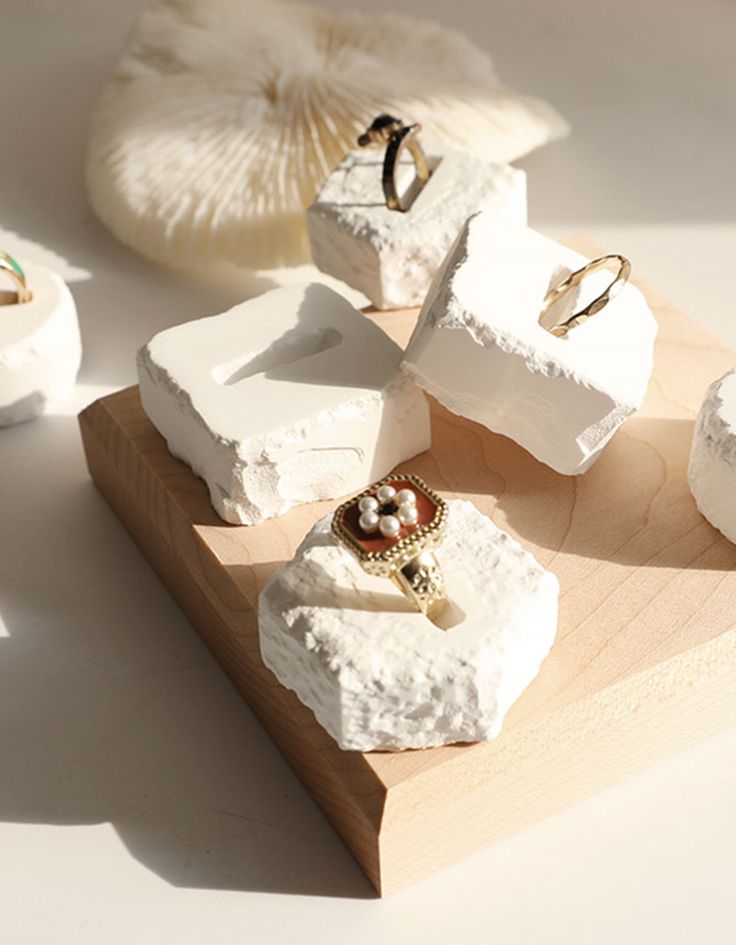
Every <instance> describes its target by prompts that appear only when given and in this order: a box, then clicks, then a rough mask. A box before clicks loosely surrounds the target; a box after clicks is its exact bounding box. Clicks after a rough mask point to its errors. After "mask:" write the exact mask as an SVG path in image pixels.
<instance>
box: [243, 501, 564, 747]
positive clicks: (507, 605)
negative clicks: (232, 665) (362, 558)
mask: <svg viewBox="0 0 736 945" xmlns="http://www.w3.org/2000/svg"><path fill="white" fill-rule="evenodd" d="M448 505H449V509H448V512H449V514H448V517H447V531H446V532H445V535H444V538H443V541H442V543H441V544H440V545H439V547H438V548H437V550H436V555H437V559H438V561H439V566H440V567H441V569H442V573H443V577H444V583H445V589H446V593H447V603H446V604H445V607H444V609H443V610H442V612H441V614H440V615H439V618H438V619H437V622H436V623H433V622H432V621H431V620H430V619H429V618H428V617H427V616H425V615H424V614H422V613H420V612H419V611H418V610H417V609H416V608H414V607H413V606H412V604H411V602H410V601H409V600H408V599H407V598H406V597H405V596H404V595H403V594H402V592H401V591H400V590H399V588H398V587H397V586H396V585H395V584H394V583H393V582H392V581H391V580H390V579H388V578H386V577H380V576H377V575H375V574H370V575H369V574H366V572H365V571H364V570H363V569H362V567H361V566H360V565H359V564H358V562H357V560H356V559H355V558H354V557H353V556H352V555H350V554H346V549H345V547H344V546H341V544H340V543H339V542H338V540H337V539H336V538H335V537H334V535H333V534H332V533H331V529H330V519H331V516H330V515H326V516H325V517H324V518H322V519H321V520H320V521H319V522H317V524H316V525H315V526H314V528H312V529H311V530H310V531H309V533H308V534H307V536H306V537H305V539H304V541H303V542H302V544H301V546H300V548H299V551H298V552H297V555H296V557H295V558H294V559H293V560H292V561H289V562H287V563H286V564H285V565H284V567H283V568H282V569H281V570H280V571H278V572H277V573H276V574H274V576H273V577H272V578H271V580H270V581H269V582H268V584H267V585H266V587H265V589H264V591H263V593H262V594H261V596H260V601H259V617H258V622H259V635H260V643H261V656H262V657H263V661H264V663H265V664H266V666H268V668H269V669H270V670H271V671H272V672H273V674H274V675H275V676H276V678H277V679H279V680H280V682H282V683H283V684H284V685H285V686H287V687H288V688H289V689H293V690H294V692H296V693H297V695H298V696H299V698H300V699H301V701H302V702H303V703H304V705H306V706H308V707H309V708H310V709H311V710H312V711H313V712H314V714H315V716H316V717H317V719H318V720H319V721H320V723H321V724H322V725H323V726H324V728H325V729H326V730H327V731H328V732H329V733H330V735H332V737H333V738H334V739H335V741H336V742H337V743H338V744H339V745H340V747H341V748H348V749H355V750H359V751H370V750H392V751H396V750H400V749H404V748H427V747H430V746H436V745H447V744H452V743H456V742H475V741H479V740H482V739H489V738H495V737H496V736H497V735H498V733H499V731H500V730H501V725H502V724H503V720H504V718H505V716H506V713H507V712H508V710H509V709H510V708H511V706H512V705H513V703H514V702H515V701H516V700H517V699H518V697H519V696H520V695H521V693H522V692H523V691H524V689H525V688H526V687H527V686H528V685H529V683H530V682H531V681H532V680H533V679H534V677H535V676H536V675H537V673H538V672H539V667H540V664H542V661H543V660H544V658H545V656H546V655H547V654H548V652H549V649H550V647H551V646H552V643H553V641H554V639H555V632H556V629H557V600H558V595H559V584H558V582H557V578H556V577H555V576H554V575H553V574H551V573H550V572H549V571H545V570H544V568H542V567H540V566H539V563H538V562H537V561H535V560H534V558H533V557H532V556H531V555H530V554H529V553H528V552H527V551H525V550H524V549H523V548H522V547H521V545H519V543H518V542H516V541H514V540H513V539H512V538H511V537H510V536H509V535H508V534H507V533H506V532H504V531H502V530H501V529H500V528H497V527H496V526H495V525H494V524H493V522H492V521H491V520H490V519H489V518H488V517H487V516H486V515H482V514H481V513H480V512H479V511H478V509H476V508H475V506H474V505H473V504H472V503H471V502H463V501H461V500H459V499H454V500H451V501H450V502H449V503H448Z"/></svg>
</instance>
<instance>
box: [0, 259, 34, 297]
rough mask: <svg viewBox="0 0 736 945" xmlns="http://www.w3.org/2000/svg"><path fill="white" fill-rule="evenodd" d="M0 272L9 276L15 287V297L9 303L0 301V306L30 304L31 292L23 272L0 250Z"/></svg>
mask: <svg viewBox="0 0 736 945" xmlns="http://www.w3.org/2000/svg"><path fill="white" fill-rule="evenodd" d="M0 270H2V271H3V272H5V273H7V274H8V275H9V276H10V278H11V279H12V280H13V284H14V286H15V292H14V296H15V297H14V298H11V300H10V302H9V303H8V302H5V301H4V299H2V300H0V305H6V304H11V305H12V304H17V305H24V304H25V303H26V302H30V301H31V300H32V298H33V292H31V290H30V289H29V288H28V283H27V282H26V274H25V272H24V271H23V269H22V268H21V267H20V264H19V263H18V262H16V260H15V259H13V257H12V256H11V255H9V254H8V253H6V252H4V251H3V250H0Z"/></svg>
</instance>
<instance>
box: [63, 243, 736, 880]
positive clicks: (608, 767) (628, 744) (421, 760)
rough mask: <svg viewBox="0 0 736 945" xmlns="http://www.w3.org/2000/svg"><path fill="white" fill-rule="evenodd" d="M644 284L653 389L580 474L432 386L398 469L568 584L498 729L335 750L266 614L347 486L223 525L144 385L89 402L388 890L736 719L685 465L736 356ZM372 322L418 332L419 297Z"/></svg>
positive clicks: (132, 488) (144, 510)
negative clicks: (493, 429)
mask: <svg viewBox="0 0 736 945" xmlns="http://www.w3.org/2000/svg"><path fill="white" fill-rule="evenodd" d="M573 245H574V246H575V247H576V248H578V249H580V250H581V251H582V252H586V251H587V252H588V254H589V255H594V254H595V250H594V248H592V247H590V245H589V244H587V243H586V242H585V241H581V240H576V241H573ZM639 284H640V285H641V283H639ZM642 288H644V290H645V292H646V293H647V296H648V298H649V302H650V304H651V305H652V308H653V309H654V312H655V315H656V317H657V320H658V321H659V324H660V335H659V339H658V341H657V348H656V353H655V371H654V377H653V379H652V382H651V385H650V388H649V394H648V397H647V401H646V404H645V407H644V409H643V410H642V411H641V413H640V414H638V415H637V416H636V417H633V418H632V419H630V420H629V421H628V422H627V423H626V424H625V425H624V427H623V428H622V429H621V430H620V431H619V432H618V434H617V435H616V436H615V437H614V439H613V440H612V441H611V443H610V444H609V445H608V446H607V447H606V449H605V451H604V453H603V456H602V458H601V459H600V460H599V461H598V463H597V464H596V465H595V466H593V468H592V469H591V470H590V471H589V472H587V473H586V474H585V475H584V476H582V477H576V478H569V477H564V476H560V475H558V474H556V473H554V472H553V471H552V470H550V469H548V468H547V467H545V466H543V465H541V464H540V463H538V462H536V461H535V460H534V459H532V457H531V456H529V455H528V454H527V453H525V452H524V451H523V450H522V449H521V448H520V447H518V446H516V444H514V443H513V442H512V441H510V440H508V439H506V438H504V437H501V436H497V435H495V434H492V433H490V432H488V431H487V430H485V429H484V428H482V427H481V426H479V425H478V424H475V423H473V422H471V421H467V420H463V419H461V418H459V417H456V416H454V415H452V414H450V413H448V412H447V411H446V410H445V409H444V408H442V407H440V406H439V405H438V404H436V403H434V402H433V403H432V437H433V446H432V449H431V450H430V451H429V452H427V453H423V454H422V455H420V456H418V457H416V458H415V459H414V460H412V461H410V462H407V463H405V464H402V467H401V468H402V469H403V470H406V471H409V472H414V473H417V474H419V475H420V476H422V477H424V478H425V479H426V480H427V482H428V483H429V484H430V486H432V487H433V488H434V489H437V490H440V491H441V492H443V493H445V494H447V495H449V496H459V497H463V498H468V499H471V500H472V501H473V502H474V503H475V504H476V505H477V506H478V507H479V508H480V509H481V510H482V511H483V512H485V513H486V514H488V515H490V516H491V517H492V518H493V520H494V521H495V522H496V523H497V524H498V525H500V526H501V527H503V528H506V529H507V530H508V531H509V532H511V533H512V534H513V535H515V536H516V537H517V538H518V539H519V540H520V541H521V542H522V543H523V545H524V546H525V547H526V548H528V549H529V550H530V551H531V552H532V553H534V554H535V555H536V556H537V558H538V559H539V560H540V562H541V563H542V564H543V565H544V566H545V567H547V568H550V569H551V570H553V571H554V572H555V573H556V574H557V576H558V577H559V579H560V584H561V590H562V593H561V599H560V622H559V631H558V637H557V641H556V643H555V646H554V648H553V650H552V652H551V653H550V655H549V657H548V658H547V660H546V661H545V663H544V664H543V667H542V671H541V673H540V675H539V677H538V678H537V679H536V680H535V682H534V683H533V684H532V685H531V686H530V687H529V689H528V690H527V691H526V692H525V693H524V695H523V696H522V698H521V699H520V700H519V701H518V703H517V704H516V705H515V706H514V708H513V709H512V711H511V713H510V714H509V716H508V718H507V720H506V724H505V725H504V729H503V732H502V733H501V735H500V737H499V738H498V739H496V740H495V741H493V742H490V743H480V744H474V745H455V746H448V747H445V748H437V749H428V750H424V751H407V752H401V753H396V754H392V753H382V752H373V753H369V754H360V753H356V752H343V751H340V749H338V748H337V746H336V745H335V743H334V742H333V741H332V739H331V738H330V737H329V736H328V735H327V734H326V733H325V732H324V731H323V730H322V729H321V728H320V726H319V725H318V724H317V722H316V720H315V719H314V716H313V715H312V713H311V712H310V711H309V710H308V709H306V708H305V707H303V706H302V705H301V704H300V703H299V701H298V700H297V699H296V697H295V696H294V695H293V693H291V692H289V691H287V690H286V689H284V688H283V687H282V686H280V684H279V683H278V682H277V681H276V680H275V678H274V677H273V676H272V675H271V673H270V672H269V671H268V670H267V669H266V668H265V667H264V666H263V664H262V662H261V660H260V656H259V651H258V635H257V620H256V612H257V599H258V594H259V592H260V589H261V588H262V587H263V584H264V582H265V581H266V579H267V578H268V576H269V575H270V574H271V573H272V572H273V571H274V570H275V569H276V568H279V567H280V566H281V565H282V564H283V563H284V562H285V561H287V560H289V558H290V557H291V556H292V555H293V552H294V550H295V548H296V546H297V545H298V543H299V541H300V540H301V538H302V537H303V535H304V534H305V532H306V531H307V530H308V528H309V527H310V526H311V525H312V524H313V523H314V521H315V520H316V519H317V518H318V517H319V516H320V515H322V514H324V512H326V511H327V510H329V509H331V508H332V507H334V505H335V504H336V503H319V504H315V505H309V506H303V507H301V508H298V509H295V510H293V511H292V512H290V513H289V514H288V515H285V516H283V517H281V518H279V519H274V520H271V521H269V522H265V523H263V524H262V525H258V526H254V527H239V526H232V525H227V524H225V523H224V522H222V521H221V520H220V519H219V518H218V517H217V515H216V514H215V513H214V512H213V510H212V508H211V506H210V504H209V500H208V497H207V492H206V489H205V486H204V484H203V483H202V482H201V481H200V480H199V479H197V478H196V477H195V476H194V475H193V474H192V473H191V471H190V470H189V469H188V467H186V466H185V465H184V464H182V463H181V462H179V461H177V460H175V459H174V458H172V457H171V456H170V454H169V453H168V451H167V449H166V446H165V444H164V441H163V439H162V438H161V437H160V436H159V434H158V433H157V432H156V430H155V429H154V428H153V426H152V425H151V423H150V422H149V420H148V419H147V417H146V415H145V414H144V413H143V410H142V408H141V405H140V400H139V398H138V393H137V389H136V388H130V389H128V390H124V391H121V392H120V393H118V394H114V395H112V396H110V397H106V398H103V399H102V400H100V401H98V402H97V403H95V404H93V405H92V406H90V407H89V408H87V410H85V411H84V412H83V413H82V415H81V417H80V425H81V430H82V436H83V440H84V446H85V451H86V455H87V460H88V464H89V468H90V471H91V474H92V476H93V477H94V479H95V481H96V483H97V485H98V486H99V488H100V490H101V491H102V493H103V494H104V495H105V496H106V498H107V499H108V501H109V502H110V504H111V505H112V507H113V508H114V510H115V511H116V513H117V514H118V516H119V517H120V518H121V520H122V521H123V522H124V523H125V525H126V526H127V528H128V529H129V531H130V532H131V534H132V535H133V537H134V538H135V540H136V541H137V542H138V544H139V545H140V547H141V549H142V550H143V552H144V553H145V554H146V555H147V556H148V558H149V559H150V561H151V563H152V564H153V566H154V567H155V568H156V570H157V571H158V573H159V574H160V576H161V578H162V579H163V580H164V582H165V583H166V584H167V586H168V587H169V588H170V590H171V592H172V593H173V594H174V596H175V597H176V598H177V600H178V601H179V602H180V604H181V606H182V607H183V608H184V610H185V611H186V613H187V614H188V615H189V617H190V618H191V620H192V622H193V623H194V625H195V626H196V627H197V629H198V630H199V632H200V633H201V635H202V636H203V638H204V639H205V641H206V642H207V644H208V645H209V646H210V647H211V649H212V650H213V652H214V653H215V655H216V656H217V658H218V659H219V661H220V662H221V664H222V666H223V667H224V669H225V670H226V671H227V673H228V674H229V675H230V677H231V678H232V680H233V682H234V683H235V685H236V686H237V687H238V689H239V690H240V692H241V693H242V695H243V697H244V698H245V699H246V700H247V701H248V703H249V704H250V705H251V706H252V708H253V710H254V711H255V712H256V713H257V715H258V716H259V718H260V719H261V721H262V723H263V725H264V726H265V728H266V729H267V730H268V731H269V733H270V734H271V736H272V738H273V739H274V741H275V742H276V743H277V744H278V746H279V747H280V749H281V751H282V752H283V753H284V755H285V757H286V758H287V759H288V761H289V763H290V764H291V765H292V767H293V768H294V769H295V771H296V772H297V774H298V775H299V777H300V778H301V779H302V780H303V782H304V783H305V784H306V786H307V788H308V789H309V790H310V792H311V793H312V795H313V796H314V798H315V800H316V801H317V803H318V804H319V805H320V806H321V807H322V809H323V811H324V812H325V814H326V816H327V818H328V819H329V820H330V822H331V823H332V824H333V826H334V827H335V829H336V830H337V831H338V832H339V833H340V835H341V836H342V838H343V840H344V842H345V843H346V844H347V846H348V847H349V849H350V850H351V851H352V853H353V854H354V856H355V857H356V859H357V860H358V862H359V863H360V864H361V866H362V867H363V869H364V871H365V872H366V874H367V875H368V877H369V878H370V880H371V882H372V883H373V884H374V886H375V887H376V889H377V891H378V892H379V894H386V893H388V892H391V891H393V890H395V889H398V888H400V887H402V886H404V885H406V884H407V883H410V882H412V881H414V880H416V879H417V878H419V877H421V876H423V875H426V874H428V873H430V872H432V871H434V870H436V869H439V868H441V867H442V866H444V865H446V864H447V863H449V862H452V861H453V860H456V859H458V858H460V857H462V856H464V855H466V854H468V853H470V852H472V851H473V850H477V849H479V848H480V847H482V846H484V845H486V844H488V843H490V842H492V841H494V840H496V839H498V838H499V837H502V836H504V835H506V834H508V833H510V832H511V831H513V830H516V829H519V828H520V827H522V826H525V825H527V824H530V823H533V822H535V821H537V820H539V819H540V818H542V817H544V816H546V815H547V814H549V813H551V812H553V811H555V810H559V809H560V808H562V807H564V806H566V805H568V804H570V803H572V802H574V801H575V800H576V799H578V798H580V797H583V796H585V795H587V794H590V793H592V792H593V791H595V790H597V789H599V788H601V787H603V786H604V785H606V784H610V783H612V782H614V781H615V780H617V779H620V778H622V777H624V776H626V775H627V774H628V773H629V772H632V771H635V770H637V769H640V768H642V767H644V766H645V765H647V764H650V763H651V762H652V761H654V760H655V759H656V758H658V757H660V756H663V755H665V754H667V753H669V752H672V751H675V750H677V749H679V748H682V747H684V746H686V745H688V744H691V743H693V742H695V741H697V740H699V739H702V738H704V737H706V736H707V735H709V734H711V733H714V732H716V731H719V730H721V729H723V728H725V727H727V726H728V725H729V724H731V723H733V722H734V721H736V547H735V546H734V545H732V544H730V543H729V542H727V541H726V540H725V539H724V538H723V537H722V536H721V535H720V534H719V533H718V532H717V531H716V530H715V529H713V528H712V527H711V526H710V525H709V524H708V523H707V522H706V521H705V520H704V519H703V518H702V517H701V516H700V515H699V513H698V512H697V510H696V508H695V505H694V503H693V500H692V498H691V496H690V493H689V490H688V487H687V482H686V466H687V457H688V452H689V447H690V440H691V436H692V429H693V418H694V415H695V412H696V411H697V408H698V406H699V404H700V401H701V398H702V395H703V393H704V391H705V388H706V387H707V385H708V383H709V382H710V381H711V380H713V379H714V378H715V377H716V376H718V375H719V374H722V373H723V372H724V371H725V370H726V369H728V368H729V367H731V366H732V365H733V363H734V361H736V356H734V355H733V354H732V353H731V352H729V351H726V350H725V349H723V348H722V347H721V346H720V345H719V344H718V342H717V341H715V340H714V339H713V338H712V337H710V336H709V335H707V333H706V332H705V331H703V330H702V329H701V328H699V327H698V326H696V325H695V324H694V323H693V322H692V321H690V320H689V319H688V318H687V317H686V316H685V315H683V314H682V313H681V312H679V311H677V310H676V309H675V308H674V307H673V306H672V305H670V304H669V303H668V302H666V301H665V300H664V299H663V298H662V297H661V296H659V295H658V294H657V293H656V292H654V291H652V290H650V289H648V288H647V287H646V286H642ZM369 317H371V318H374V319H375V321H376V322H378V324H380V325H381V327H382V328H384V329H385V330H386V331H387V332H388V334H390V335H391V336H392V337H393V338H395V339H396V340H397V341H399V342H400V343H402V344H403V343H404V342H405V341H406V339H407V337H408V335H409V333H410V331H411V328H412V326H413V323H414V321H415V318H416V312H414V311H406V312H398V313H397V312H393V313H381V314H375V313H371V314H369Z"/></svg>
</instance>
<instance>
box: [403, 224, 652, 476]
mask: <svg viewBox="0 0 736 945" xmlns="http://www.w3.org/2000/svg"><path fill="white" fill-rule="evenodd" d="M587 261H588V260H587V259H585V258H584V257H583V256H581V255H580V254H579V253H576V252H573V250H571V249H568V248H567V247H565V246H561V245H560V244H559V243H556V242H554V241H553V240H550V239H547V238H546V237H544V236H542V235H541V234H540V233H537V232H535V231H534V230H531V229H529V228H527V227H522V226H514V225H507V224H503V223H500V222H499V221H498V219H497V218H495V216H494V215H493V214H488V213H479V214H477V215H475V216H473V217H471V218H470V219H469V220H468V221H467V223H466V224H465V226H464V227H463V228H462V230H461V231H460V233H459V235H458V238H457V240H456V242H455V244H454V246H453V247H452V249H451V250H450V252H449V253H448V255H447V258H446V259H445V262H444V263H443V266H442V268H441V270H440V271H438V273H437V275H436V276H435V279H434V281H433V283H432V286H431V288H430V290H429V292H428V294H427V298H426V301H425V303H424V306H423V308H422V311H421V313H420V316H419V320H418V322H417V326H416V328H415V331H414V334H413V335H412V338H411V339H410V342H409V345H408V348H407V351H406V355H405V360H404V363H403V365H402V367H403V369H404V370H405V372H406V373H407V375H408V376H410V377H412V378H413V379H414V380H416V382H417V383H418V384H419V385H420V386H421V387H423V388H424V389H425V390H426V391H428V392H429V393H430V394H432V395H433V396H434V397H436V398H437V399H438V400H439V401H440V402H441V403H443V404H444V405H445V406H446V407H447V408H448V409H449V410H452V411H453V412H454V413H457V414H460V415H461V416H465V417H469V418H470V419H472V420H476V421H477V422H478V423H481V424H483V425H484V426H486V427H488V429H489V430H493V431H495V432H497V433H502V434H504V435H505V436H508V437H510V438H511V439H512V440H515V441H516V442H517V443H519V444H520V445H521V446H523V447H524V448H525V449H527V450H528V451H529V452H530V453H531V454H532V455H533V456H535V457H536V458H537V459H539V460H541V461H542V462H543V463H546V464H547V465H548V466H551V467H552V468H553V469H555V470H557V472H560V473H564V474H566V475H573V474H576V473H582V472H584V471H585V470H586V469H587V468H588V467H589V466H590V465H591V464H592V463H593V462H594V461H595V460H596V459H597V458H598V456H599V455H600V452H601V450H602V449H603V447H604V446H605V445H606V443H607V442H608V441H609V440H610V439H611V437H612V436H613V434H614V433H615V432H616V430H617V429H618V428H619V427H620V426H621V424H622V423H623V422H624V420H625V419H626V418H627V417H628V416H630V415H631V414H632V413H634V412H635V411H636V410H637V409H638V408H639V407H640V406H641V404H642V401H643V400H644V396H645V394H646V390H647V385H648V383H649V377H650V375H651V372H652V355H653V348H654V339H655V336H656V333H657V323H656V321H655V319H654V316H653V315H652V313H651V311H650V309H649V306H648V305H647V303H646V300H645V299H644V296H643V295H642V293H641V292H640V291H639V290H638V289H637V288H636V287H635V286H633V285H630V284H628V285H626V286H625V287H624V289H623V291H621V292H620V294H619V295H618V296H617V297H616V298H614V299H613V300H612V301H611V302H609V304H608V305H607V306H606V307H605V308H604V309H602V310H601V311H600V312H599V313H598V314H596V315H595V316H593V317H592V318H590V319H588V321H586V322H584V323H583V324H582V325H579V326H578V327H576V328H574V329H573V330H571V331H570V332H569V333H568V335H567V336H565V337H556V336H554V335H552V334H551V333H550V332H548V331H546V330H545V329H544V328H542V327H541V325H539V323H538V319H539V313H540V311H541V308H542V303H543V300H544V297H545V295H546V294H547V292H548V290H549V289H550V288H551V287H552V286H553V285H557V284H559V282H560V281H561V280H562V279H563V278H564V277H565V276H567V275H568V274H569V273H570V272H571V271H573V270H575V269H578V268H580V267H581V266H583V265H584V264H585V263H586V262H587ZM610 279H611V275H610V274H609V273H607V272H598V273H593V274H591V275H590V276H589V277H587V278H586V279H585V280H584V282H583V285H582V286H581V292H582V293H583V294H584V298H585V300H589V299H592V298H593V297H594V296H595V295H597V294H598V293H599V292H600V291H602V290H603V289H604V288H605V286H606V285H607V284H608V283H609V282H610ZM575 302H576V299H575V297H574V294H573V293H571V294H570V295H568V296H567V297H566V299H565V300H564V302H562V301H561V302H560V303H559V305H558V307H557V317H558V318H559V319H560V320H562V319H564V318H565V317H567V316H568V315H571V314H572V312H573V311H574V307H573V306H574V303H575Z"/></svg>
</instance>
